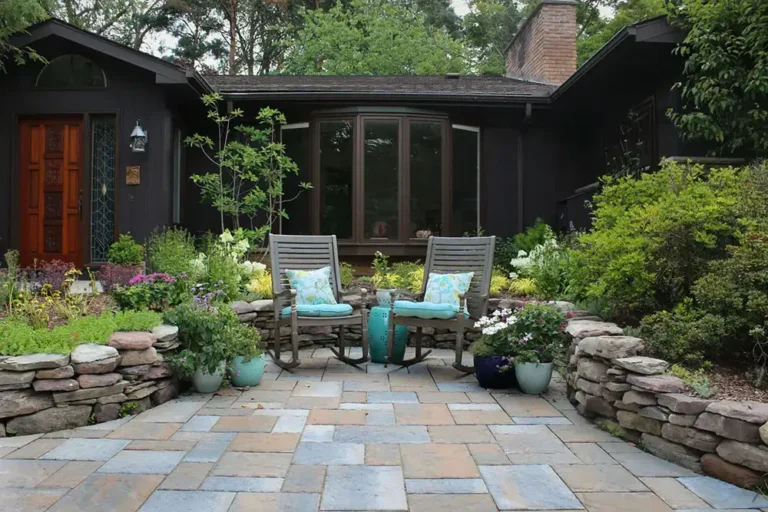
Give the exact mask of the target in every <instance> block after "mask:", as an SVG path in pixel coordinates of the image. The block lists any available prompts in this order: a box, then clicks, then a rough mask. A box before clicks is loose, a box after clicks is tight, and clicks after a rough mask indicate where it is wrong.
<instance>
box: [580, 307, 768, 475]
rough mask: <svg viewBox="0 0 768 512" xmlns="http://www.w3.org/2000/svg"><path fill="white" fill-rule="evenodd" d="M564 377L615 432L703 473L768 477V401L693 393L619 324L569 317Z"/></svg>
mask: <svg viewBox="0 0 768 512" xmlns="http://www.w3.org/2000/svg"><path fill="white" fill-rule="evenodd" d="M567 331H568V333H569V334H570V335H571V336H572V338H573V342H572V344H571V347H570V351H571V356H570V360H569V364H568V370H567V376H566V380H567V383H568V394H569V398H570V399H571V401H572V402H574V404H575V405H576V408H577V410H578V411H579V412H580V413H581V414H582V415H585V416H588V417H592V418H594V419H595V420H596V421H597V422H598V423H600V424H601V425H602V426H603V427H604V428H606V429H607V430H609V431H610V432H612V433H614V434H617V435H620V436H621V437H624V438H625V439H628V440H630V441H634V442H637V443H639V445H640V446H641V447H642V448H644V449H645V450H647V451H649V452H651V453H653V454H654V455H656V456H658V457H661V458H663V459H666V460H669V461H672V462H675V463H677V464H680V465H681V466H684V467H686V468H688V469H691V470H693V471H696V472H698V473H706V474H708V475H711V476H713V477H716V478H719V479H721V480H725V481H727V482H730V483H733V484H735V485H739V486H741V487H755V486H757V485H760V484H761V483H762V482H763V481H764V475H765V474H766V473H768V404H766V403H760V402H746V401H745V402H735V401H723V400H706V399H703V398H697V397H695V396H692V393H690V392H689V390H688V389H687V387H686V385H685V384H684V383H683V381H682V380H680V379H679V378H677V377H675V376H672V375H668V374H665V373H664V372H665V371H666V370H667V368H668V367H669V364H668V363H667V362H666V361H663V360H661V359H654V358H650V357H645V356H643V355H642V354H643V351H644V350H645V347H646V344H645V341H643V340H642V339H639V338H635V337H631V336H624V335H623V331H622V329H621V328H620V327H619V326H617V325H616V324H612V323H607V322H600V321H590V320H579V319H574V320H571V321H570V322H569V324H568V327H567Z"/></svg>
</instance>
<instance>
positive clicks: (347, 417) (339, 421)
mask: <svg viewBox="0 0 768 512" xmlns="http://www.w3.org/2000/svg"><path fill="white" fill-rule="evenodd" d="M365 420H366V413H365V411H360V410H358V411H355V410H332V409H313V410H312V411H311V412H310V413H309V418H307V424H309V425H365Z"/></svg>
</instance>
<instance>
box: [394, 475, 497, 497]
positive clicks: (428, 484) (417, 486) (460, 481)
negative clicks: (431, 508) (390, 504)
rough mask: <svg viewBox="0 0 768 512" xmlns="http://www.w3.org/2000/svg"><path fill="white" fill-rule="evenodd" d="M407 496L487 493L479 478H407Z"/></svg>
mask: <svg viewBox="0 0 768 512" xmlns="http://www.w3.org/2000/svg"><path fill="white" fill-rule="evenodd" d="M405 489H406V491H408V494H484V493H487V492H488V488H487V487H486V486H485V482H483V481H482V480H481V479H480V478H408V479H406V480H405Z"/></svg>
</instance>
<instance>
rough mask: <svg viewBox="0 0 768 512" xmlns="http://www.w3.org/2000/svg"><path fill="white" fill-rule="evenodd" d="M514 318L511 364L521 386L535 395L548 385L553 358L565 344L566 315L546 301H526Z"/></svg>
mask: <svg viewBox="0 0 768 512" xmlns="http://www.w3.org/2000/svg"><path fill="white" fill-rule="evenodd" d="M515 318H516V321H515V322H514V328H513V329H512V330H511V331H512V332H510V334H511V337H510V346H511V350H512V352H513V353H514V356H513V358H511V361H510V363H513V364H514V368H515V376H516V377H517V383H518V385H519V386H520V389H521V390H522V391H523V392H524V393H527V394H529V395H538V394H540V393H543V392H544V391H546V389H547V388H548V387H549V381H550V380H551V379H552V369H553V367H554V359H555V357H556V356H557V354H558V353H560V352H561V351H562V350H563V348H564V346H565V336H564V335H563V333H564V330H565V324H566V317H565V315H564V314H563V313H561V312H560V311H558V310H557V309H556V308H554V307H553V306H551V305H549V304H535V303H529V304H526V305H525V306H523V307H522V308H520V309H518V310H517V312H516V313H515Z"/></svg>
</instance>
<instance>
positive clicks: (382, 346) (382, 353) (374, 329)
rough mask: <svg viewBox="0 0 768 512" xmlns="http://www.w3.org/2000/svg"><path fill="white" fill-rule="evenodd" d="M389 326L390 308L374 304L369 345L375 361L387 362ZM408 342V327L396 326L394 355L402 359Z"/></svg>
mask: <svg viewBox="0 0 768 512" xmlns="http://www.w3.org/2000/svg"><path fill="white" fill-rule="evenodd" d="M388 326H389V308H388V307H383V306H374V307H372V308H371V314H370V315H369V316H368V347H369V348H370V351H371V361H373V362H374V363H381V364H383V363H386V362H387V334H388V332H387V329H388ZM407 344H408V327H406V326H405V325H396V326H395V349H394V350H393V351H392V357H393V358H394V359H395V361H400V360H402V359H403V358H404V357H405V346H406V345H407Z"/></svg>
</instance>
